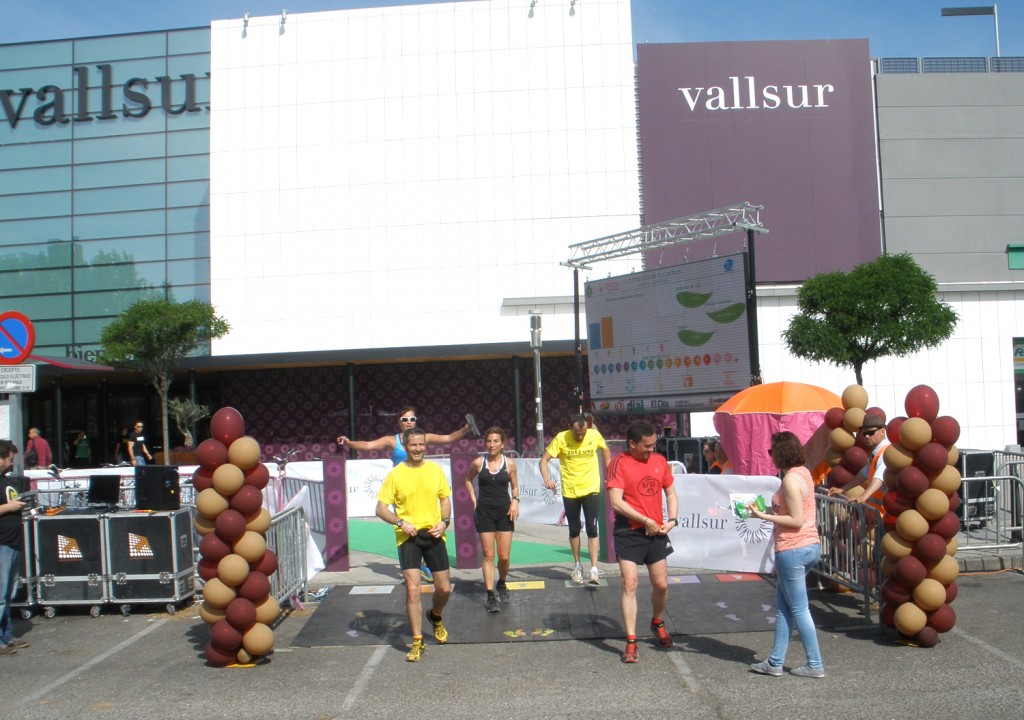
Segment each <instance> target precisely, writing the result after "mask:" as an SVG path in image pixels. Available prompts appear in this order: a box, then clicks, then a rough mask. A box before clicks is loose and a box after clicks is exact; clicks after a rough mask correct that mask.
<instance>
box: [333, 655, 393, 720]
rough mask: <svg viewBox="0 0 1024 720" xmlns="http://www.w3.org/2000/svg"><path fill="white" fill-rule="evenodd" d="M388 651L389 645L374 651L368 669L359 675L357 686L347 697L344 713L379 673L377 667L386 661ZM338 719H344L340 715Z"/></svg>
mask: <svg viewBox="0 0 1024 720" xmlns="http://www.w3.org/2000/svg"><path fill="white" fill-rule="evenodd" d="M387 651H388V646H387V645H381V646H379V647H378V648H377V649H376V650H374V651H373V655H371V656H370V659H369V661H367V663H366V667H364V668H363V671H362V672H361V673H359V677H357V678H356V682H355V684H354V685H353V686H352V689H351V690H349V691H348V695H346V696H345V704H344V705H342V706H341V709H342V712H344V711H345V710H348V709H349V708H350V707H352V705H354V704H355V702H356V700H358V699H359V696H360V695H362V694H363V690H364V689H365V688H366V685H367V683H369V682H370V678H371V677H373V673H374V672H376V671H377V666H378V665H380V661H381V660H383V659H384V654H385V653H386V652H387ZM338 717H343V715H339V716H338Z"/></svg>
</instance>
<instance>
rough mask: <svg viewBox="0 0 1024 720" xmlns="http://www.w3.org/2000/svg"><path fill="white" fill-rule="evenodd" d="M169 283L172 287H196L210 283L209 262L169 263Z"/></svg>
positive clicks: (176, 261)
mask: <svg viewBox="0 0 1024 720" xmlns="http://www.w3.org/2000/svg"><path fill="white" fill-rule="evenodd" d="M167 282H169V283H170V284H171V285H175V286H177V285H195V284H198V283H209V282H210V263H209V261H207V260H175V261H173V262H169V263H167Z"/></svg>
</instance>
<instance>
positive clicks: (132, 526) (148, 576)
mask: <svg viewBox="0 0 1024 720" xmlns="http://www.w3.org/2000/svg"><path fill="white" fill-rule="evenodd" d="M105 523H106V532H105V535H106V544H107V571H108V577H109V582H110V592H109V601H110V602H112V603H115V604H119V605H120V606H121V612H122V613H123V614H125V615H127V614H128V613H129V612H130V611H131V604H132V603H134V604H145V603H164V604H166V606H167V611H168V612H169V613H173V612H174V611H175V610H176V609H177V606H178V604H179V603H181V602H182V601H184V600H186V599H188V598H191V597H193V596H194V595H195V593H196V589H195V577H194V573H195V564H194V560H193V554H192V547H193V546H192V517H191V514H190V512H189V510H188V509H187V508H183V509H180V510H172V511H169V512H147V513H142V512H122V513H116V514H113V515H108V516H106V518H105Z"/></svg>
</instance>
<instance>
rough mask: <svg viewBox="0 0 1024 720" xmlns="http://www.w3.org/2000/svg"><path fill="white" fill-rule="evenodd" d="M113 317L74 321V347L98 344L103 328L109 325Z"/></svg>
mask: <svg viewBox="0 0 1024 720" xmlns="http://www.w3.org/2000/svg"><path fill="white" fill-rule="evenodd" d="M111 320H113V317H105V318H96V319H93V320H76V321H75V343H74V344H75V345H90V344H98V343H99V341H100V335H102V334H103V328H105V327H106V326H107V325H109V324H110V321H111Z"/></svg>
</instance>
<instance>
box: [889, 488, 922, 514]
mask: <svg viewBox="0 0 1024 720" xmlns="http://www.w3.org/2000/svg"><path fill="white" fill-rule="evenodd" d="M882 507H884V508H885V511H886V512H887V513H889V514H890V515H899V514H900V513H901V512H904V511H906V510H910V509H911V508H912V507H914V503H913V501H912V500H909V499H908V498H907V496H906V495H903V494H902V493H900V492H899V491H897V490H886V491H885V493H884V494H883V495H882Z"/></svg>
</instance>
